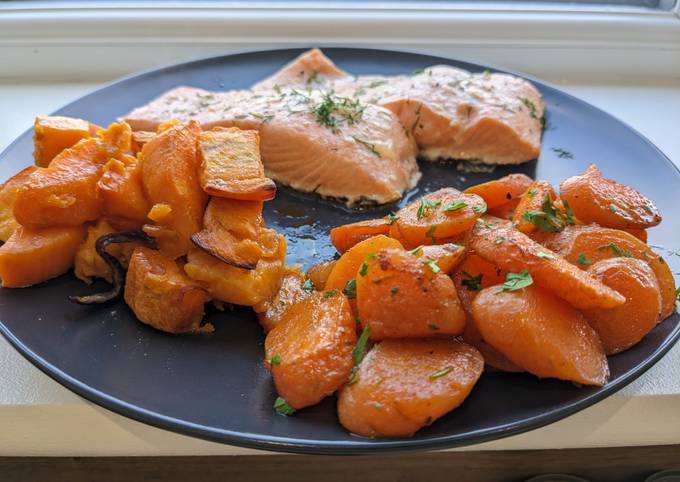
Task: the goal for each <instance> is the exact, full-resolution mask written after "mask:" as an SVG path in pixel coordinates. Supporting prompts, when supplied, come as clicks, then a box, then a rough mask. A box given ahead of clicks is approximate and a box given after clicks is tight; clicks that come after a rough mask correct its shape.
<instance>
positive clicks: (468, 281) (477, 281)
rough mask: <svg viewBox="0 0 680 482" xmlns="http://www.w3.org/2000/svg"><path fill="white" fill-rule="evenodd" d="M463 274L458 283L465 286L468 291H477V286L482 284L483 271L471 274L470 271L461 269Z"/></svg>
mask: <svg viewBox="0 0 680 482" xmlns="http://www.w3.org/2000/svg"><path fill="white" fill-rule="evenodd" d="M463 276H464V278H463V279H462V280H461V282H460V283H461V284H462V285H463V286H465V287H466V288H467V290H468V291H479V288H480V287H481V285H482V278H483V277H484V274H483V273H480V274H478V275H477V276H472V275H471V274H470V273H468V272H466V271H463Z"/></svg>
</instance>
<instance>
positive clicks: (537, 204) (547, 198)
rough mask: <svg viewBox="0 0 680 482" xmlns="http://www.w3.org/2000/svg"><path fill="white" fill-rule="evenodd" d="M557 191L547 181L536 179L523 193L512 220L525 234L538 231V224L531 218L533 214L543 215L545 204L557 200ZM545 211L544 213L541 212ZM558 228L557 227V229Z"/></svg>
mask: <svg viewBox="0 0 680 482" xmlns="http://www.w3.org/2000/svg"><path fill="white" fill-rule="evenodd" d="M555 197H556V196H555V191H554V189H553V187H552V186H551V185H550V183H549V182H547V181H534V182H532V183H531V184H530V185H529V187H528V188H527V190H526V192H525V193H524V194H522V198H521V199H520V201H519V204H518V205H517V207H516V208H515V212H514V214H513V216H512V221H513V222H514V223H515V225H516V226H517V229H519V230H520V231H521V232H523V233H524V234H529V233H533V232H534V231H536V224H534V223H533V222H532V221H531V219H533V216H536V215H539V216H543V217H544V214H545V213H543V209H542V207H543V205H544V203H546V202H550V203H552V202H553V201H555ZM539 213H543V214H539ZM555 230H557V228H556V229H555Z"/></svg>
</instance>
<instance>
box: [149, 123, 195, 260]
mask: <svg viewBox="0 0 680 482" xmlns="http://www.w3.org/2000/svg"><path fill="white" fill-rule="evenodd" d="M200 133H201V128H200V126H199V125H198V123H196V122H189V123H187V124H178V125H174V126H172V127H169V128H168V129H166V130H164V131H163V132H162V133H160V134H158V135H157V136H155V137H154V138H153V139H151V140H150V141H149V142H148V143H147V144H145V145H144V147H143V148H142V152H141V153H140V158H141V160H142V182H143V185H144V191H145V194H146V197H147V199H148V200H149V201H150V202H151V204H152V205H154V206H159V207H158V208H156V211H154V208H152V213H153V217H152V214H151V213H150V215H149V217H151V218H152V219H153V220H154V221H155V222H156V224H157V228H151V229H148V230H147V229H145V231H147V234H149V235H150V236H153V237H155V238H156V239H157V242H158V245H159V247H160V249H161V251H162V252H163V253H164V254H166V255H167V256H169V257H171V258H177V257H179V256H183V255H185V254H187V252H188V251H189V248H190V247H191V235H192V234H194V233H196V232H198V231H199V230H200V229H201V225H202V220H203V211H204V210H205V205H206V203H207V201H208V195H207V194H206V193H205V192H203V189H201V186H200V184H199V182H198V167H199V164H200V161H199V160H198V156H197V153H196V146H197V144H198V136H199V134H200Z"/></svg>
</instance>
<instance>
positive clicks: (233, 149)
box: [198, 127, 276, 201]
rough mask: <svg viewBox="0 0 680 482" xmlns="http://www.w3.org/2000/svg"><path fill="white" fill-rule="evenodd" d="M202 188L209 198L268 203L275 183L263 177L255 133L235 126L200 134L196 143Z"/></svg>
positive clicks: (258, 145) (257, 137) (258, 143)
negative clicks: (199, 160)
mask: <svg viewBox="0 0 680 482" xmlns="http://www.w3.org/2000/svg"><path fill="white" fill-rule="evenodd" d="M198 153H199V157H200V159H201V167H200V182H201V187H202V188H203V190H204V191H205V192H207V193H208V194H210V195H211V196H219V197H226V198H231V199H240V200H245V201H268V200H269V199H274V196H276V184H274V181H272V180H271V179H269V178H267V177H265V175H264V166H263V165H262V160H261V159H260V136H259V134H258V133H257V131H249V130H241V129H238V128H236V127H231V128H216V129H214V130H212V131H209V132H202V133H201V135H200V136H199V140H198Z"/></svg>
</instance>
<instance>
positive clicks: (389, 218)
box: [385, 213, 399, 224]
mask: <svg viewBox="0 0 680 482" xmlns="http://www.w3.org/2000/svg"><path fill="white" fill-rule="evenodd" d="M398 219H399V216H397V215H396V214H394V213H389V214H388V215H387V216H385V220H386V221H388V222H389V223H390V224H394V223H395V222H396V221H397V220H398Z"/></svg>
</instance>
